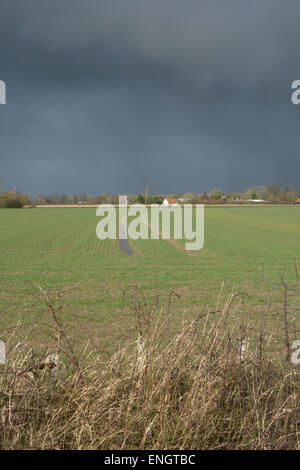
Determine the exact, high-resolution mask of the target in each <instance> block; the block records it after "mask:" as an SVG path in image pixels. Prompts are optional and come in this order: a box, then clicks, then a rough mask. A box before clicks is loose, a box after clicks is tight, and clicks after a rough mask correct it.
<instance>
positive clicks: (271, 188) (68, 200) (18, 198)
mask: <svg viewBox="0 0 300 470" xmlns="http://www.w3.org/2000/svg"><path fill="white" fill-rule="evenodd" d="M1 189H2V180H1V178H0V208H5V207H6V208H21V207H24V206H29V207H30V206H34V205H47V204H66V205H70V204H71V205H75V204H76V205H79V204H82V205H85V204H86V205H88V204H95V205H99V204H118V202H119V195H118V194H115V195H110V194H107V193H102V194H98V195H96V196H92V195H88V194H85V193H76V194H71V195H66V194H58V193H54V194H38V195H37V197H36V198H35V199H34V200H31V199H30V198H29V196H27V195H26V194H22V193H20V192H19V191H17V189H16V188H13V189H12V190H11V191H10V192H8V191H1ZM165 197H168V198H174V199H177V200H179V202H182V203H185V204H197V203H199V204H201V203H204V204H216V203H217V204H227V203H238V202H241V203H242V202H248V201H255V200H256V201H257V200H262V201H266V202H269V203H273V204H293V203H294V202H295V201H296V199H298V198H299V197H300V195H299V193H298V191H296V190H295V189H294V188H293V187H292V186H291V185H288V186H286V187H284V188H282V187H280V186H278V185H276V184H269V185H267V186H252V187H250V188H248V189H246V190H245V191H244V192H232V193H226V192H224V191H222V189H220V188H214V189H212V190H211V191H209V192H207V193H192V192H189V193H181V194H179V193H177V194H176V193H172V194H156V195H149V191H148V188H147V190H146V192H145V194H129V195H127V199H128V203H129V204H162V202H163V200H164V198H165Z"/></svg>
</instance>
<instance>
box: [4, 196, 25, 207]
mask: <svg viewBox="0 0 300 470" xmlns="http://www.w3.org/2000/svg"><path fill="white" fill-rule="evenodd" d="M5 207H6V209H22V207H23V203H22V201H21V199H19V198H17V199H8V201H6V203H5Z"/></svg>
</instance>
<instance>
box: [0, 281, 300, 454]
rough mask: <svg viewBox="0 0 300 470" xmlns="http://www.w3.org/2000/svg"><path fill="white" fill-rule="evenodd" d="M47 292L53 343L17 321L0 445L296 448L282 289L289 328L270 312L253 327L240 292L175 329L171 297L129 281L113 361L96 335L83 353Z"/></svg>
mask: <svg viewBox="0 0 300 470" xmlns="http://www.w3.org/2000/svg"><path fill="white" fill-rule="evenodd" d="M285 294H286V293H285ZM42 295H43V297H44V302H45V303H46V305H47V308H48V310H49V314H50V316H51V321H50V322H48V321H47V322H46V323H44V324H43V325H42V324H41V325H40V327H41V328H43V329H44V333H45V331H47V332H48V336H47V337H48V344H46V345H45V347H44V348H40V349H39V350H38V351H34V350H32V349H31V348H29V342H27V339H26V338H20V337H19V334H18V332H19V329H20V327H21V326H20V325H17V326H16V327H15V328H13V329H11V331H10V335H9V338H8V341H7V364H6V365H2V366H0V413H1V420H0V449H160V450H161V449H300V440H299V438H300V434H299V431H300V430H299V423H300V409H299V398H300V397H299V391H300V374H299V370H298V369H297V366H294V365H293V364H292V362H291V361H290V358H289V357H288V354H287V352H288V350H289V348H290V341H287V335H288V338H290V336H289V335H290V334H291V331H292V330H291V326H290V324H289V318H288V315H289V309H288V304H287V302H286V300H287V299H286V295H285V297H284V299H285V303H284V304H283V305H282V307H283V310H282V316H281V317H280V318H282V321H283V323H282V332H283V333H282V334H283V336H282V337H280V336H278V335H277V332H278V331H281V330H276V331H275V330H274V329H272V328H269V329H268V328H267V326H266V322H264V318H265V317H264V315H262V322H261V323H259V324H258V325H257V328H254V327H253V322H252V319H251V318H250V317H249V316H247V314H246V313H245V297H246V295H245V294H239V295H234V294H231V295H230V296H229V298H228V299H227V300H226V301H225V302H221V296H220V297H219V299H218V302H217V305H216V308H215V310H214V311H208V312H207V311H206V312H202V313H199V314H198V316H197V317H195V318H194V319H193V320H192V321H187V320H186V319H185V316H184V315H183V318H182V324H181V326H180V328H179V329H177V331H174V329H172V328H171V327H170V315H171V312H170V310H171V309H172V301H171V298H172V297H173V296H171V294H170V302H169V306H168V312H163V311H158V302H157V301H155V299H154V300H153V302H152V303H151V304H149V302H148V301H147V300H146V298H145V297H144V295H143V292H141V291H140V290H139V289H138V288H137V287H134V286H133V287H132V288H130V289H127V291H126V292H125V293H124V298H127V300H128V301H129V302H130V305H131V308H132V313H133V315H134V318H135V322H136V339H135V341H132V342H129V343H128V344H126V345H125V346H124V347H122V348H120V349H119V350H118V351H117V352H116V353H115V354H114V355H113V356H112V357H110V358H107V357H106V356H105V354H103V353H102V352H101V350H99V349H98V347H97V345H96V344H94V343H93V340H92V339H90V340H89V342H88V343H87V345H86V347H85V348H84V349H83V350H81V351H80V352H79V351H77V349H76V338H77V337H78V334H79V333H80V324H78V323H77V324H75V323H72V324H71V323H68V324H65V323H63V322H62V320H61V310H62V304H60V305H57V304H55V303H53V302H52V301H51V300H50V299H49V297H48V295H47V293H46V292H44V291H42ZM173 295H175V294H174V293H173ZM221 304H222V305H221ZM278 308H279V307H278V306H276V307H274V311H276V312H277V310H278ZM268 309H269V310H268V312H267V313H268V314H270V311H273V310H272V307H271V306H270V305H269V306H268ZM93 327H94V328H95V327H96V326H95V325H93ZM100 327H101V325H100V326H98V328H100ZM36 328H39V326H38V325H36ZM22 331H24V329H23V328H22ZM274 344H276V348H274ZM50 354H52V356H50ZM53 354H56V355H57V357H56V358H55V356H53Z"/></svg>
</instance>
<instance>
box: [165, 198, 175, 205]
mask: <svg viewBox="0 0 300 470" xmlns="http://www.w3.org/2000/svg"><path fill="white" fill-rule="evenodd" d="M166 199H167V201H168V203H169V204H176V202H178V201H177V199H172V198H169V197H167V198H166Z"/></svg>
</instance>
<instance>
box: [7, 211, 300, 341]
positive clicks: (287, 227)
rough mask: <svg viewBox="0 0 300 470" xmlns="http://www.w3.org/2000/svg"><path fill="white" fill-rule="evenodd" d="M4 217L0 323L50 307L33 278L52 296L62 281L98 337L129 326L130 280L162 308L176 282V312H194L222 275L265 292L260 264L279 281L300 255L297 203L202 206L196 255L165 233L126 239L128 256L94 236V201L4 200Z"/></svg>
mask: <svg viewBox="0 0 300 470" xmlns="http://www.w3.org/2000/svg"><path fill="white" fill-rule="evenodd" d="M0 221H1V225H0V240H1V243H0V260H1V263H0V270H1V271H0V273H1V274H0V276H1V289H0V311H1V327H2V328H4V327H5V325H7V324H8V323H9V322H14V321H15V320H21V321H22V322H24V321H25V322H31V321H34V320H36V319H42V318H43V316H44V315H46V313H45V309H44V307H41V301H40V298H39V294H38V292H39V291H38V288H37V285H38V284H39V285H40V286H42V287H43V288H44V289H46V290H47V291H48V292H50V293H51V295H52V296H53V297H57V295H58V292H59V291H60V295H61V298H62V302H63V306H64V307H63V313H64V314H66V315H71V316H72V315H73V316H74V317H75V316H78V317H81V318H88V319H90V320H91V322H92V320H97V322H100V325H101V327H100V330H101V335H103V338H104V341H109V338H110V337H111V335H112V334H113V335H114V338H115V341H116V342H118V341H119V340H120V341H122V340H123V339H124V338H125V337H126V336H127V334H128V333H129V332H130V329H131V328H132V317H131V313H130V308H129V305H128V303H127V302H126V299H125V300H124V299H123V292H124V290H125V289H126V288H127V287H128V286H131V285H137V286H138V287H140V288H141V289H142V290H143V291H144V292H145V295H146V296H147V298H148V299H149V302H151V301H152V300H153V299H154V298H155V296H157V295H159V303H158V306H157V309H158V310H159V309H160V308H163V309H164V308H165V307H166V305H167V303H168V296H169V293H170V292H171V291H175V292H177V293H178V294H179V295H180V299H177V298H176V299H175V297H174V300H173V299H172V315H173V316H174V318H178V317H180V316H181V315H182V314H183V312H184V311H185V312H186V314H188V315H190V316H193V315H195V314H196V313H197V312H199V310H200V311H202V310H205V309H206V308H207V307H211V306H213V305H214V304H215V301H216V298H217V296H218V292H219V290H220V287H221V285H222V281H225V288H224V295H225V293H227V292H229V291H231V289H232V288H234V289H235V291H237V292H240V291H245V290H246V291H247V292H249V293H250V294H251V293H256V292H258V291H259V292H263V291H264V289H265V284H264V283H263V282H262V266H264V271H265V273H266V274H267V275H268V278H269V279H270V280H272V281H273V282H274V284H273V285H274V288H275V289H276V286H279V285H280V283H279V280H280V276H281V275H282V272H283V271H284V269H285V268H287V270H286V273H285V279H287V280H288V281H289V282H292V281H294V279H295V269H294V258H296V259H298V260H299V255H300V250H299V247H300V208H299V207H241V208H239V207H209V208H206V209H205V243H204V248H203V249H202V250H201V251H199V252H197V253H196V254H194V255H193V256H190V255H189V254H187V253H185V252H183V251H180V250H178V249H176V248H174V246H172V245H171V244H170V243H168V242H166V241H165V240H136V241H130V246H131V248H132V250H133V252H134V256H126V255H125V254H123V253H122V252H121V251H120V248H119V242H118V241H117V240H105V241H100V240H98V239H97V238H96V234H95V229H96V224H97V222H98V219H97V217H96V210H95V209H91V208H78V209H66V208H65V209H64V208H49V209H46V208H45V209H39V208H37V209H24V210H14V209H4V210H1V211H0ZM250 297H251V295H250ZM255 299H257V297H256V294H255V295H254V296H253V299H252V301H251V302H252V303H253V304H254V305H255V303H256V302H257V300H255ZM98 324H99V323H98Z"/></svg>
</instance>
